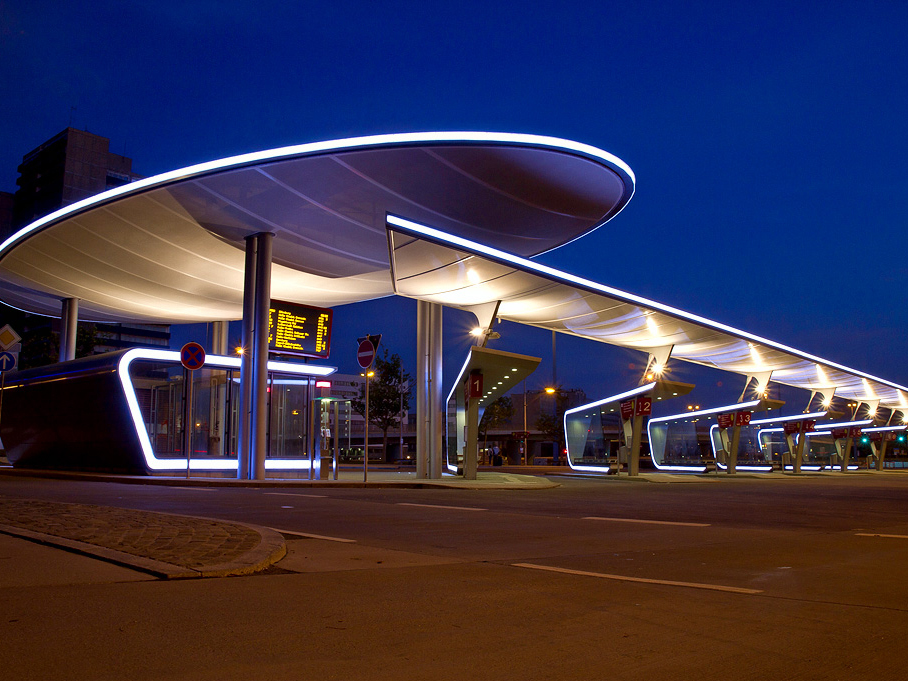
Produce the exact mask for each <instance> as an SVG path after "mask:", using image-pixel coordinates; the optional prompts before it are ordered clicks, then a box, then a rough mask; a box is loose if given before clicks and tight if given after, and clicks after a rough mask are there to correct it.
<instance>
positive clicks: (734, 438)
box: [725, 419, 741, 475]
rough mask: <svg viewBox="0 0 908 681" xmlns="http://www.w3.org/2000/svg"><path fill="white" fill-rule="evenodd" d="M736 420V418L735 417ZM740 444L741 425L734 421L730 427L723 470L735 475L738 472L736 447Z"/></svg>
mask: <svg viewBox="0 0 908 681" xmlns="http://www.w3.org/2000/svg"><path fill="white" fill-rule="evenodd" d="M736 420H737V419H736ZM740 446H741V426H739V425H738V424H737V423H735V425H734V426H732V429H731V443H730V444H729V445H728V452H726V456H725V472H726V473H727V474H728V475H735V474H736V473H737V472H738V447H740Z"/></svg>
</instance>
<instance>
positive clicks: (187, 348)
mask: <svg viewBox="0 0 908 681" xmlns="http://www.w3.org/2000/svg"><path fill="white" fill-rule="evenodd" d="M180 364H182V365H183V451H184V452H186V479H187V480H188V479H189V463H190V461H191V459H192V374H193V372H195V370H196V369H201V368H202V366H203V365H204V364H205V348H203V347H202V346H201V345H199V344H198V343H186V345H184V346H183V347H182V348H180Z"/></svg>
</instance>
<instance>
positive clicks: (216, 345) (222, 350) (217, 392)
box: [208, 322, 229, 456]
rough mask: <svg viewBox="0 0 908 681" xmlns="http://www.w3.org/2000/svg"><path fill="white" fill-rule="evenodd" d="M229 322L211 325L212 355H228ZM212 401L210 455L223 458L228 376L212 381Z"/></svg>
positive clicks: (209, 437)
mask: <svg viewBox="0 0 908 681" xmlns="http://www.w3.org/2000/svg"><path fill="white" fill-rule="evenodd" d="M227 333H228V322H212V323H211V349H210V352H211V354H212V355H222V356H223V355H226V354H227ZM209 385H210V388H211V393H210V394H211V399H210V400H209V411H208V422H209V423H210V424H211V429H210V432H209V434H208V453H209V454H210V455H213V456H223V455H224V452H225V451H226V447H227V443H226V442H225V441H224V435H225V432H226V428H225V425H226V419H227V389H228V385H229V384H228V382H227V379H226V374H225V373H222V372H218V373H216V374H213V375H212V377H211V379H210V383H209Z"/></svg>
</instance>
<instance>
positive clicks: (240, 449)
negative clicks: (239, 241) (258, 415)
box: [236, 234, 258, 480]
mask: <svg viewBox="0 0 908 681" xmlns="http://www.w3.org/2000/svg"><path fill="white" fill-rule="evenodd" d="M257 246H258V235H255V234H254V235H252V236H249V237H246V267H245V270H244V279H243V329H242V339H241V342H242V344H243V356H242V361H241V363H240V404H239V415H238V419H237V421H238V422H239V423H238V427H237V446H236V450H237V478H239V479H240V480H248V479H249V461H250V458H251V457H250V450H251V447H250V442H251V441H250V433H251V431H252V383H253V378H254V376H253V373H254V372H253V364H252V347H253V342H252V330H253V328H254V326H255V324H254V322H255V320H254V317H255V265H256V251H257Z"/></svg>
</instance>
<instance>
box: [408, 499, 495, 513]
mask: <svg viewBox="0 0 908 681" xmlns="http://www.w3.org/2000/svg"><path fill="white" fill-rule="evenodd" d="M397 505H398V506H418V507H420V508H446V509H450V510H452V511H485V510H487V509H484V508H474V507H472V506H442V505H441V504H408V503H406V502H403V501H402V502H400V503H399V504H397Z"/></svg>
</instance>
